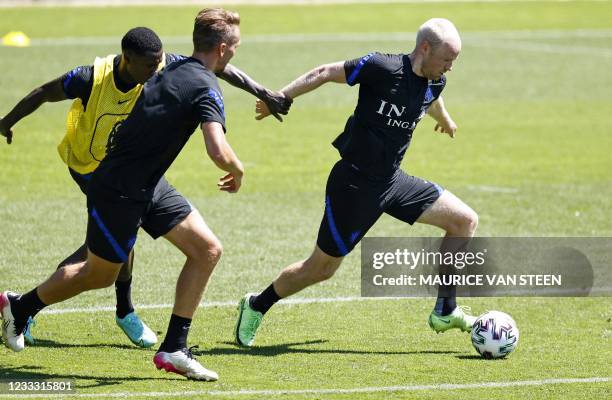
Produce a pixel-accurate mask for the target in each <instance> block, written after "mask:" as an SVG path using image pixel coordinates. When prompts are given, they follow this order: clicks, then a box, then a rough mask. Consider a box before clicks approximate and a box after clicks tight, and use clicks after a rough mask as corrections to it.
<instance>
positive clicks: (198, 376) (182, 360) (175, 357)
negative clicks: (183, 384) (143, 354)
mask: <svg viewBox="0 0 612 400" xmlns="http://www.w3.org/2000/svg"><path fill="white" fill-rule="evenodd" d="M153 362H154V363H155V366H156V367H157V369H162V368H163V369H164V370H166V372H174V373H176V374H179V375H183V376H185V377H187V378H189V379H194V380H198V381H216V380H218V379H219V375H217V373H216V372H215V371H211V370H209V369H206V368H204V367H203V366H202V364H200V363H199V362H198V360H196V359H195V358H194V357H193V354H191V349H188V348H186V347H184V348H183V349H182V350H178V351H175V352H174V353H166V352H164V351H158V352H157V353H156V354H155V357H153Z"/></svg>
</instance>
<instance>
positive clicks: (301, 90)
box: [256, 61, 346, 120]
mask: <svg viewBox="0 0 612 400" xmlns="http://www.w3.org/2000/svg"><path fill="white" fill-rule="evenodd" d="M327 82H336V83H346V72H345V71H344V61H340V62H335V63H331V64H324V65H320V66H318V67H316V68H314V69H312V70H310V71H308V72H307V73H305V74H304V75H302V76H300V77H299V78H297V79H296V80H294V81H293V82H291V83H290V84H288V85H287V86H285V87H284V88H282V89H281V92H282V93H284V94H285V96H287V97H289V98H290V99H294V98H296V97H298V96H301V95H303V94H305V93H308V92H310V91H313V90H315V89H316V88H318V87H319V86H321V85H323V84H324V83H327ZM256 111H257V117H256V119H258V120H259V119H263V118H265V117H267V116H268V115H270V110H269V109H268V108H267V107H266V105H265V104H262V103H261V102H257V108H256Z"/></svg>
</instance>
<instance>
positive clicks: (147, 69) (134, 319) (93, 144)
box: [0, 27, 291, 347]
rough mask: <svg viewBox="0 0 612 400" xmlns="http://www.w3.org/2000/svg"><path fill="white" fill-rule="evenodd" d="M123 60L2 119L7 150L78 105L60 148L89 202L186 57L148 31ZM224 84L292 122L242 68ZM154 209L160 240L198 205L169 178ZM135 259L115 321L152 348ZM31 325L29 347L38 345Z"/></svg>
mask: <svg viewBox="0 0 612 400" xmlns="http://www.w3.org/2000/svg"><path fill="white" fill-rule="evenodd" d="M121 50H122V54H121V55H109V56H107V57H104V58H96V59H95V61H94V63H93V65H90V66H80V67H77V68H74V69H73V70H71V71H69V72H67V73H66V74H64V75H62V76H61V77H59V78H57V79H55V80H52V81H50V82H48V83H46V84H44V85H42V86H40V87H39V88H36V89H34V90H33V91H32V92H31V93H30V94H28V95H27V96H26V97H25V98H23V99H22V100H21V101H20V102H19V103H18V104H17V105H16V106H15V107H14V108H13V109H12V110H11V112H9V113H8V114H7V115H6V116H5V117H4V118H0V134H1V135H2V136H4V137H6V140H7V143H9V144H10V143H11V142H12V139H13V132H12V130H11V128H12V126H13V125H15V124H16V123H17V122H18V121H20V120H21V119H22V118H24V117H26V116H27V115H29V114H31V113H32V112H34V111H35V110H36V109H37V108H38V107H39V106H40V105H42V104H43V103H45V102H56V101H61V100H66V99H74V102H73V103H72V106H71V108H70V111H69V112H68V117H67V121H66V135H65V136H64V138H63V140H62V141H61V143H60V144H59V146H58V151H59V154H60V157H61V158H62V160H63V161H64V163H65V164H66V165H67V166H68V170H69V172H70V175H71V176H72V178H73V179H74V180H75V182H76V183H77V184H78V185H79V188H80V189H81V191H82V192H83V193H84V194H87V186H88V182H89V180H90V178H91V174H92V173H93V171H95V170H96V168H97V167H98V165H99V163H100V161H102V159H104V157H105V156H106V153H107V148H108V147H109V146H111V144H112V141H113V135H114V133H115V132H116V130H117V128H118V127H119V125H121V123H122V122H123V121H124V120H125V119H126V118H127V116H128V115H129V113H130V111H131V110H132V108H133V107H134V105H135V104H136V101H137V99H138V97H139V96H140V93H141V91H142V89H143V86H144V83H145V82H146V81H147V80H148V79H149V78H150V77H151V76H152V75H153V74H154V73H155V72H156V71H158V70H159V69H161V68H163V67H164V66H165V65H167V64H170V63H172V62H174V61H179V60H182V59H184V58H185V57H183V56H180V55H174V54H164V52H163V50H162V43H161V40H160V39H159V37H158V36H157V35H156V34H155V32H153V31H152V30H150V29H148V28H144V27H139V28H134V29H131V30H130V31H129V32H127V33H126V34H125V36H124V37H123V39H122V41H121ZM218 76H219V77H220V78H223V79H224V80H226V81H228V82H229V83H230V84H232V85H234V86H236V87H239V88H241V89H243V90H246V91H247V92H249V93H251V94H253V95H254V96H256V97H258V98H260V99H261V100H262V101H264V102H265V103H266V104H267V105H268V106H269V107H270V108H271V109H272V110H273V111H274V114H275V116H276V117H277V118H278V119H279V120H282V119H281V117H280V116H279V114H286V113H287V112H288V110H289V107H290V105H291V100H290V99H287V98H286V97H285V96H284V95H282V94H280V93H278V92H272V91H269V90H268V89H266V88H264V87H263V86H261V85H259V84H258V83H257V82H255V81H253V80H252V79H251V78H250V77H249V76H248V75H246V74H245V73H244V72H242V71H240V70H239V69H237V68H236V67H234V66H232V65H230V64H228V65H227V66H226V67H225V69H224V70H223V71H221V72H220V73H218ZM162 181H163V182H162V184H161V185H160V189H159V191H158V193H156V196H155V197H154V202H155V204H156V207H158V208H159V209H160V210H163V212H162V213H161V215H162V216H158V217H156V218H155V219H154V220H151V221H143V224H142V228H143V229H144V230H145V231H147V233H149V235H151V237H153V238H154V239H156V238H158V237H160V236H164V235H166V234H167V233H168V232H169V231H170V230H171V229H172V228H174V227H175V226H176V225H177V224H178V223H180V222H181V221H183V220H184V219H185V217H186V216H187V215H189V213H191V211H192V210H193V208H192V206H191V204H190V203H189V202H188V201H187V200H186V199H185V198H184V197H183V196H182V195H181V194H180V193H178V191H176V189H174V188H173V187H172V186H170V185H169V184H168V183H167V182H166V181H165V179H164V178H162ZM86 258H87V244H83V246H81V247H80V248H79V249H78V250H76V251H75V252H74V253H73V254H72V255H70V256H69V257H67V258H66V259H65V260H64V261H62V262H61V263H60V264H59V266H58V268H61V267H63V266H65V265H69V264H74V263H76V262H79V261H84V260H85V259H86ZM133 262H134V254H133V252H132V253H131V254H130V255H129V258H128V260H127V261H126V262H125V263H124V265H123V267H122V268H121V272H120V273H119V276H118V278H117V280H116V282H115V292H116V297H117V307H116V316H115V320H116V322H117V324H118V325H119V327H120V328H121V329H122V330H123V331H124V332H125V334H126V335H127V336H128V338H129V339H130V340H131V341H132V342H133V343H134V344H135V345H137V346H140V347H151V346H153V345H154V344H155V343H156V342H157V337H156V335H155V333H154V332H153V331H152V330H151V329H150V328H149V327H148V326H147V325H146V324H145V323H144V322H142V320H141V319H140V318H139V317H138V315H137V314H136V313H135V312H134V307H133V305H132V301H131V282H132V266H133ZM32 324H33V320H31V319H30V320H29V321H28V325H27V328H26V331H25V335H24V336H25V339H26V341H27V342H28V343H30V344H32V343H34V339H33V337H32V335H31V331H30V327H31V325H32Z"/></svg>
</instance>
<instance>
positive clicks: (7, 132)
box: [0, 78, 67, 144]
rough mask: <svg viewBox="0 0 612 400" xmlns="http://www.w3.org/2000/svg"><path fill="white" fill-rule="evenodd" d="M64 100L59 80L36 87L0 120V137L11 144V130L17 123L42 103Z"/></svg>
mask: <svg viewBox="0 0 612 400" xmlns="http://www.w3.org/2000/svg"><path fill="white" fill-rule="evenodd" d="M66 99H67V97H66V93H64V88H63V86H62V79H61V78H57V79H54V80H52V81H50V82H47V83H45V84H44V85H42V86H40V87H37V88H36V89H34V90H32V91H31V92H30V93H29V94H28V95H27V96H25V97H24V98H23V99H21V100H20V101H19V103H17V105H15V107H13V109H12V110H11V111H10V112H9V113H8V114H6V116H5V117H4V118H0V135H2V136H4V137H6V142H7V143H8V144H11V142H12V141H13V131H12V128H13V126H14V125H15V124H16V123H17V122H19V121H20V120H22V119H23V118H25V117H27V116H28V115H30V114H32V113H33V112H34V111H36V109H38V107H40V106H41V105H42V104H44V103H47V102H56V101H61V100H66Z"/></svg>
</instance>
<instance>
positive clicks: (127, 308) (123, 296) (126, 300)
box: [115, 278, 134, 318]
mask: <svg viewBox="0 0 612 400" xmlns="http://www.w3.org/2000/svg"><path fill="white" fill-rule="evenodd" d="M115 295H116V296H117V311H115V313H116V314H117V316H118V317H119V318H125V316H126V315H128V314H129V313H131V312H134V306H133V305H132V278H130V279H128V280H127V281H125V282H120V281H116V282H115Z"/></svg>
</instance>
